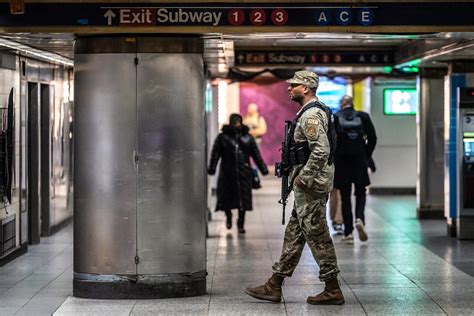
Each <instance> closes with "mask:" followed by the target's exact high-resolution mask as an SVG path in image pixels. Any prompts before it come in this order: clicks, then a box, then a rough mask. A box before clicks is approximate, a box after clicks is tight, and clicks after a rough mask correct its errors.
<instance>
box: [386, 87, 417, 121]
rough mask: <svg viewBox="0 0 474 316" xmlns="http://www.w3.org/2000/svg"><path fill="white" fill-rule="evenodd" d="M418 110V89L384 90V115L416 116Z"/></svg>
mask: <svg viewBox="0 0 474 316" xmlns="http://www.w3.org/2000/svg"><path fill="white" fill-rule="evenodd" d="M417 108H418V93H417V91H416V89H384V91H383V113H384V114H386V115H415V114H416V109H417Z"/></svg>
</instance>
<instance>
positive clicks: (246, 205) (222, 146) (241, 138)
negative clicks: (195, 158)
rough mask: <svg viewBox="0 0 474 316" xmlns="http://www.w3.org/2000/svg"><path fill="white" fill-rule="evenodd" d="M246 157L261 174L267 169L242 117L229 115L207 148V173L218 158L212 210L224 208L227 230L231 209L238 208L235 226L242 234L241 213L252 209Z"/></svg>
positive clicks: (242, 220)
mask: <svg viewBox="0 0 474 316" xmlns="http://www.w3.org/2000/svg"><path fill="white" fill-rule="evenodd" d="M250 157H252V160H253V161H254V162H255V164H256V165H257V167H258V169H259V170H260V172H261V173H262V174H263V175H267V174H268V169H267V166H266V164H265V162H264V161H263V159H262V156H261V155H260V151H259V150H258V147H257V144H256V142H255V139H254V138H253V137H252V135H250V134H249V128H248V127H247V126H246V125H243V123H242V116H240V115H239V114H231V115H230V118H229V124H228V125H224V126H223V127H222V132H221V133H220V134H219V135H218V136H217V138H216V140H215V141H214V145H213V147H212V151H211V157H210V161H209V167H208V174H210V175H214V174H215V173H216V168H217V163H218V162H219V160H221V164H220V169H219V178H218V180H217V204H216V211H219V210H220V211H224V212H225V214H226V217H227V223H226V226H227V229H231V228H232V211H231V210H232V209H237V210H238V214H239V217H238V220H237V228H238V232H239V233H240V234H245V228H244V224H245V212H246V211H251V210H252V177H253V174H252V167H251V165H250Z"/></svg>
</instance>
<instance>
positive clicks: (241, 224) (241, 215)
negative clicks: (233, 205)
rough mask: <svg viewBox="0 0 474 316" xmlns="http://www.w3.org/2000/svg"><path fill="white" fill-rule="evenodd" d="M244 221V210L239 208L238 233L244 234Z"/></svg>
mask: <svg viewBox="0 0 474 316" xmlns="http://www.w3.org/2000/svg"><path fill="white" fill-rule="evenodd" d="M244 223H245V210H239V219H238V220H237V228H238V230H239V234H245V229H244Z"/></svg>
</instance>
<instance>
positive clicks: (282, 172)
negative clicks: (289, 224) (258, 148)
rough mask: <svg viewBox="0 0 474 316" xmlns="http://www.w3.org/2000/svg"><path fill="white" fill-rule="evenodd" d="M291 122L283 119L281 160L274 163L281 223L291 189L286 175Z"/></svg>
mask: <svg viewBox="0 0 474 316" xmlns="http://www.w3.org/2000/svg"><path fill="white" fill-rule="evenodd" d="M292 124H293V122H292V121H285V138H284V140H283V142H282V143H281V162H277V163H276V164H275V175H276V176H277V177H278V178H281V198H280V200H279V201H278V203H280V204H282V205H283V218H282V220H281V224H282V225H285V207H286V204H287V200H288V196H289V195H290V192H291V189H292V188H291V185H289V183H288V177H289V174H290V170H291V167H292V164H291V160H290V146H291V142H292V141H293V140H292V139H291V138H292V137H293V135H290V134H293V133H290V129H291V126H292Z"/></svg>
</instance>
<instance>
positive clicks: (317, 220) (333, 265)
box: [272, 187, 339, 282]
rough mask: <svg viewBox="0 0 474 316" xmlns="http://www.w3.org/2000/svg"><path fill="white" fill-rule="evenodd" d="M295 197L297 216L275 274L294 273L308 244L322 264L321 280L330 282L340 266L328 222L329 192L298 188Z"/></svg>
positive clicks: (291, 225)
mask: <svg viewBox="0 0 474 316" xmlns="http://www.w3.org/2000/svg"><path fill="white" fill-rule="evenodd" d="M294 196H295V206H294V210H293V215H292V216H291V218H290V221H289V222H288V225H287V226H286V230H285V238H284V241H283V249H282V252H281V256H280V261H279V262H275V264H274V265H273V267H272V270H273V273H276V274H280V275H283V276H291V275H292V274H293V272H294V270H295V268H296V266H297V264H298V262H299V261H300V258H301V254H302V253H303V248H304V245H305V244H306V243H308V246H309V249H310V250H311V252H312V254H313V257H314V259H315V260H316V262H317V264H318V265H319V270H320V271H319V279H320V280H321V281H323V282H326V281H329V280H331V279H333V278H334V277H336V276H337V274H338V273H339V269H338V267H337V258H336V251H335V250H334V244H333V242H332V239H331V236H330V235H329V229H328V225H327V223H326V202H327V195H323V196H322V195H316V194H314V195H313V194H312V193H307V192H304V191H302V190H300V189H298V188H296V187H295V188H294ZM295 213H296V214H295Z"/></svg>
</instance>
